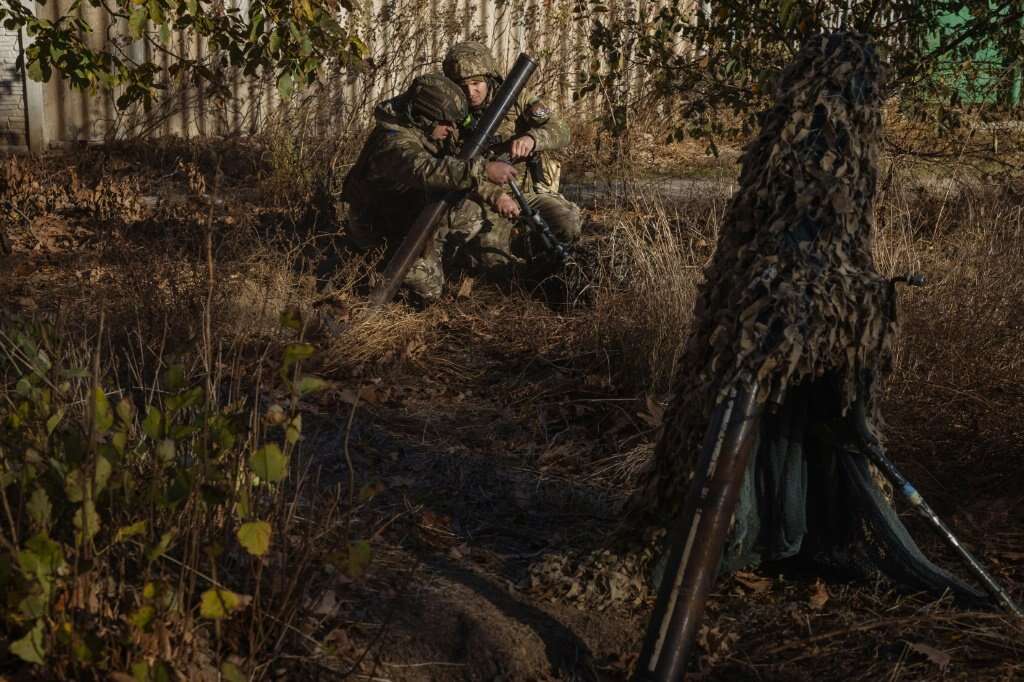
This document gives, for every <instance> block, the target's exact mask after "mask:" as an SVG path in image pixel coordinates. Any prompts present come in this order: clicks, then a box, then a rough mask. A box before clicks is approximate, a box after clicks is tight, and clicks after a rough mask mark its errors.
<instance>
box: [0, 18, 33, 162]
mask: <svg viewBox="0 0 1024 682" xmlns="http://www.w3.org/2000/svg"><path fill="white" fill-rule="evenodd" d="M20 51H21V41H20V40H19V36H18V34H17V33H16V32H11V31H8V30H7V29H5V28H2V27H0V146H5V147H12V146H13V147H24V146H27V145H28V134H27V128H26V125H25V82H24V79H23V78H22V73H21V69H19V68H18V67H17V66H16V65H15V61H16V60H17V59H18V54H19V52H20Z"/></svg>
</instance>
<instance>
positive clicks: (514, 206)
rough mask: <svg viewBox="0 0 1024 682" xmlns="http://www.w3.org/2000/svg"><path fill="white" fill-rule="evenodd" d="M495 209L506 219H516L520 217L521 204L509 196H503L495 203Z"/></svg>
mask: <svg viewBox="0 0 1024 682" xmlns="http://www.w3.org/2000/svg"><path fill="white" fill-rule="evenodd" d="M494 208H495V210H496V211H498V213H500V214H501V215H503V216H504V217H506V218H515V217H516V216H518V215H519V204H518V203H516V200H515V199H513V198H512V197H510V196H509V195H507V194H502V195H501V196H500V197H498V200H497V201H496V202H495V203H494Z"/></svg>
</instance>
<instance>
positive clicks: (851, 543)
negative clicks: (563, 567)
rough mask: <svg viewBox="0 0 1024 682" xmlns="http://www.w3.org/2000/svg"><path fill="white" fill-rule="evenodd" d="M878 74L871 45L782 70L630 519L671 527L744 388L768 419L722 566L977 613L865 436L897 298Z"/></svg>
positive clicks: (837, 48)
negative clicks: (919, 593) (704, 449)
mask: <svg viewBox="0 0 1024 682" xmlns="http://www.w3.org/2000/svg"><path fill="white" fill-rule="evenodd" d="M885 71H886V69H885V66H884V65H883V64H882V62H881V61H880V59H879V58H878V55H877V54H876V52H875V50H874V49H873V48H872V47H871V46H870V44H869V43H868V41H867V40H866V39H865V38H864V37H863V36H859V35H855V34H850V33H836V34H831V35H824V36H818V37H815V38H812V39H810V40H809V41H808V42H807V43H806V44H805V46H804V47H803V49H802V50H801V51H800V53H799V54H798V55H797V57H796V58H795V60H794V61H793V62H792V63H791V64H790V65H789V66H788V67H787V68H786V70H785V71H784V72H783V74H782V76H781V78H780V80H779V83H778V86H777V90H776V93H775V104H774V106H773V107H772V108H771V109H770V110H769V111H767V112H766V113H765V114H764V115H763V118H762V129H761V133H760V135H759V136H758V137H757V139H756V140H754V141H753V142H752V143H751V144H750V145H749V146H748V147H747V148H746V150H745V153H744V155H743V157H742V160H741V162H742V171H741V174H740V180H739V189H738V191H737V193H736V195H735V196H734V197H733V199H732V201H731V203H730V206H729V208H728V210H727V213H726V216H725V220H724V223H723V226H722V230H721V233H720V236H719V241H718V245H717V250H716V252H715V256H714V258H713V260H712V263H711V265H710V266H709V268H708V270H707V272H706V280H705V282H704V283H703V285H702V287H701V290H700V292H699V296H698V299H697V303H696V307H695V311H694V329H693V333H692V336H691V337H690V339H689V341H688V345H687V348H686V351H685V354H684V358H683V362H682V365H681V366H682V369H681V372H680V375H679V377H678V379H677V382H676V396H677V398H676V400H675V402H674V403H673V405H672V406H671V407H670V409H669V411H668V413H667V414H666V419H665V432H664V434H663V437H662V439H661V441H660V442H659V444H658V447H657V450H656V453H655V456H654V458H653V460H652V462H651V465H650V467H649V468H648V469H647V470H646V471H645V472H644V474H642V476H641V479H640V481H639V488H638V493H637V494H636V495H635V497H634V499H633V502H632V504H631V506H630V512H631V516H632V519H633V520H634V521H636V522H638V523H642V524H644V525H665V523H666V522H669V521H671V520H672V518H673V517H674V516H675V515H676V514H678V512H679V509H680V507H681V504H682V502H683V498H684V497H685V495H686V491H687V488H688V487H689V482H688V480H689V479H690V477H691V475H692V472H693V470H694V466H695V459H696V456H697V454H698V453H699V452H700V450H701V442H702V440H703V439H704V436H705V433H706V432H707V430H708V428H709V426H710V424H711V421H712V413H713V412H714V410H715V408H716V406H717V405H719V404H720V403H722V402H723V401H724V400H726V398H727V397H728V396H729V395H730V394H732V393H733V392H734V391H735V390H737V389H738V388H739V387H740V385H741V384H743V383H744V382H752V383H753V384H754V385H756V386H757V387H758V392H757V395H758V396H759V399H760V401H761V402H762V403H763V404H764V416H763V417H762V418H761V419H760V425H759V427H758V429H757V433H756V434H755V438H756V446H755V448H754V451H753V452H754V454H753V455H752V456H751V458H750V463H749V466H748V469H747V474H746V477H745V480H744V482H743V485H742V488H741V493H740V500H739V507H738V510H737V512H736V515H735V520H734V524H733V528H732V531H731V536H730V538H729V540H728V543H727V545H726V549H725V556H724V557H723V562H724V566H725V567H726V568H727V569H732V568H738V567H741V566H744V565H749V564H751V563H756V562H757V561H759V560H765V559H780V558H785V557H789V556H793V555H796V554H798V553H800V554H804V555H806V556H810V557H811V558H814V559H815V560H818V561H824V562H826V563H829V564H832V565H838V566H842V567H847V568H855V569H856V570H857V571H858V572H860V571H862V570H863V569H865V568H867V567H868V566H870V565H872V564H873V565H874V566H877V567H879V568H881V569H882V570H883V571H884V572H885V573H887V574H888V575H889V576H890V577H892V578H893V579H895V580H896V581H897V582H900V583H903V584H905V585H908V586H912V587H915V588H924V589H930V590H935V591H939V592H941V591H943V590H944V589H947V588H948V589H952V590H953V591H954V592H955V593H957V594H959V595H961V596H964V597H966V598H968V599H972V600H973V599H976V598H980V593H979V592H977V591H975V590H973V589H971V588H970V587H968V586H967V585H965V584H963V583H961V582H960V581H958V580H956V579H955V578H953V577H952V576H950V575H949V574H948V573H946V572H945V571H942V570H941V569H939V568H937V567H935V566H934V565H933V564H931V563H930V562H929V561H928V560H927V559H926V558H925V557H924V556H923V555H922V554H921V552H920V551H919V550H918V549H917V547H916V545H915V544H914V542H913V540H912V539H911V538H910V536H909V534H908V533H907V531H906V529H905V528H904V527H903V525H902V523H901V522H900V521H899V519H898V517H897V516H896V515H895V513H894V511H893V510H892V508H891V507H890V506H889V504H888V502H887V501H886V499H885V497H884V496H883V495H882V493H881V491H880V489H879V486H878V485H877V483H876V482H875V480H874V479H875V477H874V476H873V475H872V471H871V469H870V468H869V465H868V463H867V459H866V458H865V457H864V456H863V455H862V454H861V452H860V448H861V447H862V446H861V442H860V440H859V439H858V437H857V434H858V433H860V432H862V431H859V429H860V430H863V429H866V430H867V431H868V432H870V433H871V434H873V435H877V434H878V427H879V425H880V423H881V415H880V414H879V412H878V407H877V405H878V402H877V400H876V398H877V394H878V391H879V390H880V382H881V380H883V379H884V378H885V377H886V376H887V374H888V373H889V372H890V370H891V365H892V344H893V339H894V337H895V334H896V330H897V327H896V319H895V307H894V306H895V301H894V296H893V294H894V289H893V284H892V282H891V281H889V280H887V279H885V278H883V277H882V276H881V275H880V274H879V273H878V270H877V268H876V266H875V262H874V258H873V256H872V250H871V244H872V232H873V230H874V217H873V201H874V196H875V186H876V181H877V177H878V154H879V144H880V137H881V128H882V123H881V104H882V101H883V91H882V89H883V87H884V83H885V76H886V73H885Z"/></svg>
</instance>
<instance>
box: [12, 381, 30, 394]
mask: <svg viewBox="0 0 1024 682" xmlns="http://www.w3.org/2000/svg"><path fill="white" fill-rule="evenodd" d="M14 392H15V394H17V395H18V397H20V398H27V397H29V396H30V395H32V382H31V381H29V380H28V377H21V378H20V379H18V383H16V384H15V385H14Z"/></svg>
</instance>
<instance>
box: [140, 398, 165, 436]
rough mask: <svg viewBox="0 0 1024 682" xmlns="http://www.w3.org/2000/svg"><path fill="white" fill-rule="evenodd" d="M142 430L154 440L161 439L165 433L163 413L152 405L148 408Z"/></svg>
mask: <svg viewBox="0 0 1024 682" xmlns="http://www.w3.org/2000/svg"><path fill="white" fill-rule="evenodd" d="M142 431H143V432H144V433H145V434H146V435H147V436H149V437H150V438H152V439H153V440H159V439H160V436H162V435H163V415H162V414H160V410H158V409H157V408H155V407H153V406H152V405H150V406H149V407H148V408H147V409H146V419H145V420H143V422H142Z"/></svg>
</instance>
